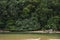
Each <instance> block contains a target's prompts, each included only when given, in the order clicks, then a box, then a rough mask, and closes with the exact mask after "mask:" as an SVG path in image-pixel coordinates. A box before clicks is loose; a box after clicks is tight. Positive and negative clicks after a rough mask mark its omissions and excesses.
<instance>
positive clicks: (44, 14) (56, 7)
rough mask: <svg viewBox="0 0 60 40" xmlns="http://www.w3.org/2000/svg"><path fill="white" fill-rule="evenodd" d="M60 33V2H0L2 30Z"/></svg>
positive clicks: (45, 0) (59, 0)
mask: <svg viewBox="0 0 60 40" xmlns="http://www.w3.org/2000/svg"><path fill="white" fill-rule="evenodd" d="M49 29H53V30H58V31H60V0H0V30H10V31H35V30H49Z"/></svg>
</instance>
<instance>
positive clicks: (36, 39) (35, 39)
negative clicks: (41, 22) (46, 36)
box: [24, 38, 40, 40]
mask: <svg viewBox="0 0 60 40" xmlns="http://www.w3.org/2000/svg"><path fill="white" fill-rule="evenodd" d="M24 40H40V38H30V39H24Z"/></svg>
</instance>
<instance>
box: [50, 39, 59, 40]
mask: <svg viewBox="0 0 60 40" xmlns="http://www.w3.org/2000/svg"><path fill="white" fill-rule="evenodd" d="M49 40H60V39H49Z"/></svg>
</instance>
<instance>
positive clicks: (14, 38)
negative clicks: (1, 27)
mask: <svg viewBox="0 0 60 40" xmlns="http://www.w3.org/2000/svg"><path fill="white" fill-rule="evenodd" d="M27 38H41V40H48V39H50V38H54V39H60V34H48V33H47V34H22V33H21V34H0V40H22V39H27Z"/></svg>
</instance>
